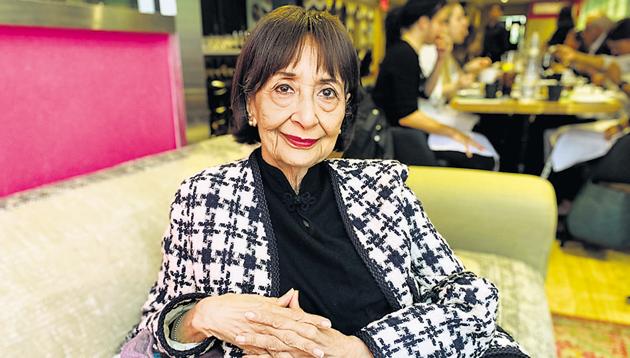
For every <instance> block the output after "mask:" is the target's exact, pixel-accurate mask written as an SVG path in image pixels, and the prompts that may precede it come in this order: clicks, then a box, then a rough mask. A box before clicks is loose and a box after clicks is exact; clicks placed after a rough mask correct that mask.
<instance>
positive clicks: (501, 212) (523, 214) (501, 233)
mask: <svg viewBox="0 0 630 358" xmlns="http://www.w3.org/2000/svg"><path fill="white" fill-rule="evenodd" d="M407 185H408V186H409V187H410V188H411V189H412V190H413V191H414V192H415V193H416V195H417V196H418V198H419V199H420V201H421V202H422V204H423V206H424V208H425V210H426V212H427V213H428V215H429V218H430V219H431V221H432V222H433V224H434V225H435V227H436V228H437V229H438V231H439V232H440V233H441V234H442V236H443V237H444V239H445V240H446V241H447V242H448V243H449V245H451V247H453V248H454V249H456V250H457V249H462V250H469V251H478V252H485V253H491V254H497V255H501V256H505V257H509V258H513V259H517V260H520V261H522V262H525V263H526V264H528V265H530V266H531V267H532V268H534V269H535V270H536V271H538V272H539V273H540V274H541V276H542V277H545V276H546V273H547V259H548V257H549V252H550V250H551V244H552V242H553V240H554V238H555V233H556V222H557V219H556V218H557V205H556V198H555V193H554V190H553V187H552V186H551V184H550V183H549V182H548V181H546V180H544V179H541V178H538V177H535V176H531V175H523V174H509V173H496V172H488V171H480V170H468V169H455V168H432V167H409V178H408V179H407Z"/></svg>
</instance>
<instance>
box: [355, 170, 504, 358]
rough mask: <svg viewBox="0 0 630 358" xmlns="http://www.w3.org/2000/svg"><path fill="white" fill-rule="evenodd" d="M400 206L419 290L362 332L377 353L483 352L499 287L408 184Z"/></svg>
mask: <svg viewBox="0 0 630 358" xmlns="http://www.w3.org/2000/svg"><path fill="white" fill-rule="evenodd" d="M405 174H406V173H403V177H404V176H405ZM398 209H399V212H401V213H403V214H404V215H405V217H406V218H407V221H408V224H409V230H410V238H411V242H410V243H409V244H410V246H411V259H412V263H411V271H412V272H411V274H412V275H413V278H414V280H415V282H416V284H417V288H418V290H419V294H418V297H416V298H415V299H414V304H413V305H410V306H407V307H404V308H402V309H400V310H397V311H395V312H393V313H390V314H388V315H386V316H384V317H383V318H381V319H380V320H377V321H374V322H371V323H370V324H368V325H367V326H366V327H364V328H362V329H361V330H360V331H359V332H358V333H357V334H356V335H357V336H358V337H359V338H361V339H362V340H363V341H364V342H365V343H366V345H367V346H368V348H369V349H370V351H371V352H372V354H373V355H374V356H375V357H411V356H413V357H480V356H482V354H483V353H484V351H485V350H486V349H487V348H488V347H489V344H490V342H491V340H492V337H493V335H494V332H495V327H496V323H495V320H496V313H497V307H498V291H497V289H496V287H495V286H494V285H493V284H492V283H490V282H489V281H487V280H485V279H483V278H480V277H477V276H475V275H474V274H473V273H471V272H467V271H465V270H464V267H463V266H462V264H461V263H460V261H459V260H458V259H457V258H456V257H455V255H454V253H453V252H452V251H451V249H450V248H449V246H448V245H447V244H446V242H445V241H444V240H443V239H442V237H441V236H440V234H439V233H438V232H437V231H436V229H435V227H433V225H432V224H431V222H430V221H429V219H428V217H427V216H426V214H425V212H424V210H423V208H422V206H421V204H420V202H419V201H418V200H417V199H416V197H415V195H414V193H413V192H412V191H411V190H410V189H409V188H407V187H406V186H405V185H404V184H403V185H402V197H401V200H400V203H399V207H398Z"/></svg>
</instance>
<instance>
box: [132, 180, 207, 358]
mask: <svg viewBox="0 0 630 358" xmlns="http://www.w3.org/2000/svg"><path fill="white" fill-rule="evenodd" d="M192 185H193V184H191V183H190V182H187V181H185V182H184V183H183V184H182V185H181V187H180V188H179V190H178V191H177V193H176V194H175V199H174V200H173V203H172V204H171V210H170V223H169V228H168V229H167V230H166V232H165V234H164V238H163V240H162V265H161V267H160V271H159V273H158V278H157V281H156V282H155V284H154V285H153V287H152V288H151V290H150V291H149V297H148V299H147V301H146V302H145V303H144V305H143V307H142V317H141V320H140V323H139V324H138V326H137V327H136V328H135V329H134V331H132V332H131V334H130V336H129V338H130V339H131V338H133V337H134V336H135V335H136V334H138V333H139V332H140V331H142V330H148V331H149V332H150V333H151V335H152V336H153V341H154V342H155V346H154V348H156V349H157V350H158V351H160V352H161V353H165V354H167V355H168V356H178V357H182V356H197V355H199V354H202V353H204V352H205V351H207V350H209V349H210V348H211V347H212V346H213V344H214V342H215V341H216V340H215V339H213V338H209V339H207V340H206V341H204V342H202V343H200V344H177V343H176V342H174V341H171V340H170V339H169V338H168V337H169V335H170V330H169V326H170V322H172V321H174V319H175V318H177V317H178V314H181V313H182V308H183V307H184V306H187V305H188V306H190V305H191V304H194V303H196V302H197V301H199V300H201V299H202V298H204V297H206V296H207V295H206V294H204V293H198V292H197V291H198V290H197V287H196V285H195V281H194V275H193V259H192V250H191V242H190V237H191V234H192V231H193V230H194V221H193V217H194V216H193V214H192V209H193V206H194V205H195V202H196V201H197V200H196V199H195V196H196V190H195V189H194V188H193V187H192Z"/></svg>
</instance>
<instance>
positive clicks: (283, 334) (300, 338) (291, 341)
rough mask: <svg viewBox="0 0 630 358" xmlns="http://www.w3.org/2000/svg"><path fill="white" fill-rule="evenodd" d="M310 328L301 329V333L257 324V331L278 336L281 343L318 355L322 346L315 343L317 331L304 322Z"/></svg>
mask: <svg viewBox="0 0 630 358" xmlns="http://www.w3.org/2000/svg"><path fill="white" fill-rule="evenodd" d="M304 326H307V327H309V328H310V330H306V331H304V330H302V331H301V333H299V332H298V331H294V330H290V329H276V328H272V327H270V326H266V325H259V326H258V327H257V331H258V332H259V333H264V334H267V335H271V336H274V337H276V338H278V339H279V340H280V341H282V343H284V344H286V345H288V346H290V347H292V348H295V349H296V350H297V351H301V352H304V353H307V354H309V355H312V356H316V357H320V356H321V355H323V350H322V348H321V347H320V346H319V345H318V344H317V341H318V340H317V339H318V338H319V337H318V335H319V331H318V330H317V328H315V327H314V326H312V325H310V324H304ZM306 336H309V337H306Z"/></svg>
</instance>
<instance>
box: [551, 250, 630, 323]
mask: <svg viewBox="0 0 630 358" xmlns="http://www.w3.org/2000/svg"><path fill="white" fill-rule="evenodd" d="M545 286H546V287H545V288H546V291H547V297H548V299H549V307H550V309H551V312H553V313H560V314H564V315H569V316H574V317H581V318H587V319H593V320H601V321H608V322H616V323H622V324H630V304H627V303H626V296H630V252H619V251H612V250H605V251H601V252H592V251H587V250H584V249H583V248H582V245H581V244H579V243H575V242H568V243H567V244H566V245H565V247H564V248H560V245H559V243H558V242H555V243H554V246H553V249H552V251H551V256H550V259H549V269H548V272H547V282H546V285H545Z"/></svg>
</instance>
